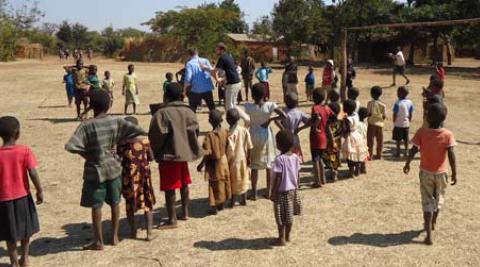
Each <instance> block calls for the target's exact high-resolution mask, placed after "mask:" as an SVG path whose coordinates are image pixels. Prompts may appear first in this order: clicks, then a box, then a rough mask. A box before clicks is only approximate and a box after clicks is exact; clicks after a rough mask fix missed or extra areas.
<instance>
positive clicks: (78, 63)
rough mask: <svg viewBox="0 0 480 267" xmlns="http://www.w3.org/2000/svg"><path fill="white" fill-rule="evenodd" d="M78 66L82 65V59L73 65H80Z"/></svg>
mask: <svg viewBox="0 0 480 267" xmlns="http://www.w3.org/2000/svg"><path fill="white" fill-rule="evenodd" d="M80 64H82V65H83V59H81V58H79V59H77V61H76V62H75V65H77V66H78V65H80Z"/></svg>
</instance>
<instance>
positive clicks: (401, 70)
mask: <svg viewBox="0 0 480 267" xmlns="http://www.w3.org/2000/svg"><path fill="white" fill-rule="evenodd" d="M390 57H391V58H392V59H393V63H394V65H395V66H394V68H393V84H392V86H395V85H396V84H397V83H396V76H397V74H400V75H402V76H403V78H405V84H409V83H410V80H409V79H408V77H407V75H405V64H406V62H405V57H404V56H403V52H402V49H401V48H400V47H397V50H396V51H395V55H393V54H390Z"/></svg>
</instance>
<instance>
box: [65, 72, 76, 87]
mask: <svg viewBox="0 0 480 267" xmlns="http://www.w3.org/2000/svg"><path fill="white" fill-rule="evenodd" d="M63 80H64V81H65V84H66V85H68V86H74V85H75V81H74V80H73V74H71V73H67V74H65V76H63Z"/></svg>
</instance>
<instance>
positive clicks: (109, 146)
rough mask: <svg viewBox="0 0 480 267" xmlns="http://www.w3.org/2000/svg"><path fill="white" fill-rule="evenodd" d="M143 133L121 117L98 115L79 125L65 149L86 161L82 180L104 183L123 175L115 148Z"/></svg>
mask: <svg viewBox="0 0 480 267" xmlns="http://www.w3.org/2000/svg"><path fill="white" fill-rule="evenodd" d="M143 134H145V132H144V131H143V130H142V128H140V127H139V126H136V125H134V124H132V123H130V122H128V121H126V120H124V119H122V118H120V117H115V116H107V115H104V116H99V117H96V118H94V119H91V120H87V121H84V122H82V123H81V124H80V126H79V127H78V128H77V130H76V131H75V133H74V134H73V136H72V137H71V138H70V140H69V141H68V143H67V144H66V145H65V150H67V151H68V152H71V153H76V154H81V155H82V156H83V157H84V158H85V166H84V171H83V179H85V180H88V181H98V182H100V183H103V182H105V181H108V180H113V179H115V178H118V177H120V176H121V174H122V166H121V164H120V161H119V160H118V158H117V157H116V155H115V151H116V146H117V145H118V144H119V143H120V142H122V141H124V140H127V139H131V138H134V137H137V136H139V135H143Z"/></svg>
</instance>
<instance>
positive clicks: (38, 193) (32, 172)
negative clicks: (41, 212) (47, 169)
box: [28, 169, 43, 205]
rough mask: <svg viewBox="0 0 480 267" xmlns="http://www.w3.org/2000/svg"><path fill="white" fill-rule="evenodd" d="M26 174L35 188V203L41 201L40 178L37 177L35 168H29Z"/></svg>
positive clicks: (38, 203) (40, 202)
mask: <svg viewBox="0 0 480 267" xmlns="http://www.w3.org/2000/svg"><path fill="white" fill-rule="evenodd" d="M28 176H30V180H31V181H32V183H33V185H34V186H35V190H36V194H35V195H36V197H37V202H36V203H37V205H40V204H42V203H43V189H42V185H41V183H40V178H39V177H38V173H37V169H30V170H28Z"/></svg>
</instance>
